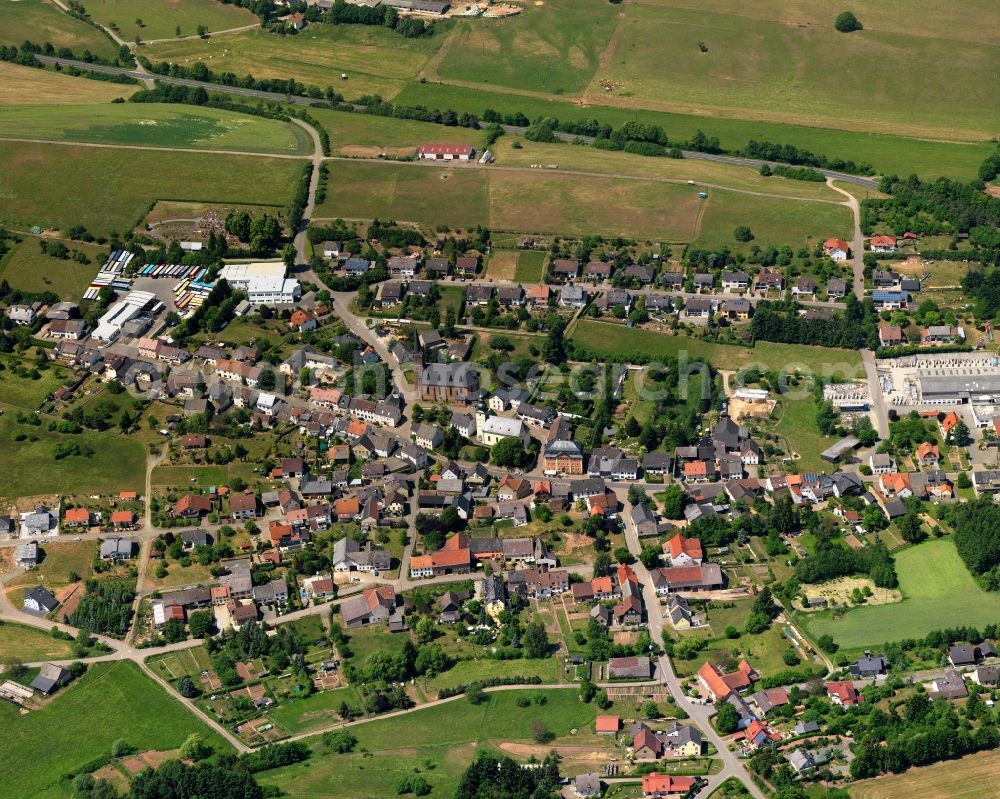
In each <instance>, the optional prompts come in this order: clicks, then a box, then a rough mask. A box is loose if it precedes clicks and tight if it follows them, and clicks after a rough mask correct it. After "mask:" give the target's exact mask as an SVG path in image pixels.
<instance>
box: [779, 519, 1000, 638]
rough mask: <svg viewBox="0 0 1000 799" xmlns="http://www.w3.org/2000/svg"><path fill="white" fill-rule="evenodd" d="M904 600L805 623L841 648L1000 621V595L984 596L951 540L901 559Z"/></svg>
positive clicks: (926, 545) (927, 545) (819, 616)
mask: <svg viewBox="0 0 1000 799" xmlns="http://www.w3.org/2000/svg"><path fill="white" fill-rule="evenodd" d="M896 571H897V573H898V574H899V588H900V590H901V591H902V592H903V601H902V602H899V603H896V604H894V605H878V606H875V607H870V608H867V607H860V608H855V609H853V610H850V611H848V612H846V613H844V615H843V617H842V618H840V619H834V618H833V615H832V612H831V611H823V612H822V613H818V614H815V615H810V616H809V617H808V619H805V618H804V617H803V616H800V617H799V618H800V620H802V621H803V623H805V624H806V625H807V626H808V629H809V632H810V633H812V635H814V636H820V635H824V634H826V633H829V634H830V635H832V636H833V637H834V639H835V640H836V641H837V643H839V644H840V646H841V648H842V649H848V650H854V649H862V648H864V647H871V646H877V645H878V644H882V643H886V642H889V641H898V640H901V639H903V638H921V637H923V636H924V635H926V634H927V633H929V632H931V631H932V630H940V629H944V628H945V627H952V626H954V625H955V624H968V625H973V626H980V627H981V626H983V625H986V624H990V623H993V622H995V621H996V620H997V618H1000V594H997V593H987V592H985V591H983V590H982V589H981V588H980V587H979V586H978V584H977V583H976V582H975V580H973V579H972V576H971V575H970V574H969V570H968V569H967V568H966V567H965V564H964V563H963V562H962V559H961V558H959V556H958V553H957V552H956V550H955V544H954V543H953V542H952V541H951V539H948V538H942V539H938V540H933V541H927V542H925V543H923V544H919V545H918V546H915V547H910V548H908V549H905V550H903V551H902V552H900V553H899V554H898V555H896Z"/></svg>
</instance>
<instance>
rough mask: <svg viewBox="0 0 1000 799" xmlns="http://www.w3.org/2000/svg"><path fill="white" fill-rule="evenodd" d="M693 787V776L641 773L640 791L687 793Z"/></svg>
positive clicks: (649, 792) (646, 792)
mask: <svg viewBox="0 0 1000 799" xmlns="http://www.w3.org/2000/svg"><path fill="white" fill-rule="evenodd" d="M693 787H694V777H675V776H674V775H673V774H657V773H656V772H655V771H654V772H653V773H652V774H643V776H642V792H643V793H644V794H651V793H677V794H684V793H688V792H689V791H690V790H691V789H692V788H693Z"/></svg>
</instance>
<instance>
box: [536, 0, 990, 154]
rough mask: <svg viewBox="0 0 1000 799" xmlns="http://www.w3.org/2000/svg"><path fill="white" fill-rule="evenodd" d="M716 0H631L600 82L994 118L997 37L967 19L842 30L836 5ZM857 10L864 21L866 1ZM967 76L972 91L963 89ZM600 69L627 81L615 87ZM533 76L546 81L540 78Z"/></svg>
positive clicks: (921, 130)
mask: <svg viewBox="0 0 1000 799" xmlns="http://www.w3.org/2000/svg"><path fill="white" fill-rule="evenodd" d="M682 5H688V6H691V4H690V3H682ZM716 5H717V6H721V7H719V8H718V10H717V11H715V10H707V9H705V8H702V7H700V6H697V7H689V8H676V7H673V3H672V2H665V3H664V2H659V3H652V4H647V3H637V4H632V5H629V6H628V7H627V8H626V9H625V19H624V21H623V22H622V23H621V25H620V26H619V27H618V29H617V32H616V35H615V38H614V40H613V41H612V43H611V45H610V50H611V55H610V57H609V58H607V59H605V61H604V62H603V63H602V65H601V68H600V69H599V70H598V71H597V73H596V74H595V76H594V78H595V83H593V84H591V87H590V94H593V95H595V96H599V97H602V98H604V97H605V96H610V98H612V100H613V99H616V97H615V96H616V95H619V96H622V97H624V98H625V102H626V103H627V104H628V105H633V106H635V105H639V106H643V107H647V108H661V109H664V110H681V111H697V112H702V113H710V114H719V115H725V116H736V117H743V118H762V119H767V120H770V121H773V122H790V123H795V124H803V123H804V124H811V125H824V126H829V127H840V126H843V124H844V123H843V119H844V118H845V117H848V116H852V115H853V116H854V117H855V118H856V122H855V124H856V125H858V126H859V127H861V126H864V127H865V128H866V129H868V130H873V131H878V132H889V131H891V132H903V133H905V134H908V135H911V136H935V135H936V136H938V137H939V138H945V137H949V136H955V137H956V138H960V139H975V138H978V137H981V136H982V135H984V134H987V133H990V132H993V131H994V130H995V123H996V114H995V109H996V108H997V106H998V104H1000V89H998V86H997V83H996V80H995V67H996V63H997V59H998V57H1000V50H998V48H997V46H996V41H995V40H994V41H992V42H986V41H976V39H977V38H978V37H972V38H971V40H970V39H967V38H966V37H964V36H963V35H962V34H961V29H963V28H965V27H966V26H964V25H962V26H960V28H959V29H956V33H957V35H956V36H954V37H952V36H950V35H948V36H944V35H941V29H931V31H923V32H921V33H920V34H918V35H912V34H907V33H903V32H901V31H897V30H894V29H893V28H891V27H886V28H884V29H882V30H870V29H868V28H866V29H865V30H864V31H859V32H856V33H853V34H850V35H847V36H845V35H839V34H837V33H836V32H835V31H834V29H833V18H834V16H835V14H836V12H831V11H829V10H827V12H826V15H825V17H824V18H823V21H822V23H817V24H812V25H801V24H788V23H787V22H785V21H784V20H769V19H753V18H752V12H751V16H750V17H748V16H747V15H746V13H745V11H744V8H743V6H742V5H741V4H737V3H734V2H732V0H729V1H728V2H723V3H716ZM855 10H856V12H857V14H858V15H859V19H862V21H863V18H864V13H863V9H861V8H857V9H855ZM899 11H900V12H901V13H900V15H901V16H909V14H908V13H907V11H905V10H903V9H899ZM894 16H895V15H894ZM998 20H1000V15H998V13H997V10H996V8H994V9H992V10H991V11H989V12H986V11H985V9H984V24H985V25H986V26H988V27H989V26H993V27H995V26H996V23H997V21H998ZM699 43H703V44H704V45H705V47H706V48H707V51H706V52H699ZM664 52H670V53H673V54H674V57H673V58H672V59H671V67H670V69H664V68H663V60H662V59H663V53H664ZM917 64H919V65H920V68H919V69H915V68H914V67H915V65H917ZM956 79H957V80H959V81H960V82H961V83H960V85H962V87H963V90H962V91H961V92H955V91H954V87H955V85H956V84H955V81H956ZM597 81H602V82H606V81H612V82H614V83H615V84H616V85H617V86H618V87H620V88H616V89H615V90H614V91H613V92H612V93H611V94H610V95H608V93H607V92H605V91H604V89H603V88H602V86H601V85H598V84H597ZM793 86H794V90H792V87H793ZM530 88H544V87H543V86H542V85H541V82H540V81H536V83H535V85H533V86H531V87H530Z"/></svg>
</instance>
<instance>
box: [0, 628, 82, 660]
mask: <svg viewBox="0 0 1000 799" xmlns="http://www.w3.org/2000/svg"><path fill="white" fill-rule="evenodd" d="M0 652H3V656H4V657H6V658H13V659H15V660H19V661H21V662H22V663H35V662H37V661H40V660H62V659H64V658H68V657H70V655H72V653H73V644H72V642H71V641H64V640H62V639H61V638H53V637H52V636H51V635H49V634H48V633H46V632H43V631H42V630H38V629H36V628H34V627H25V626H24V625H21V624H11V623H10V622H4V623H2V624H0Z"/></svg>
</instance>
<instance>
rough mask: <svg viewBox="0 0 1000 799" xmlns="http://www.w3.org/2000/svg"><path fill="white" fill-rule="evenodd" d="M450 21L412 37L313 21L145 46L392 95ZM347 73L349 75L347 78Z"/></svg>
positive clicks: (242, 70) (220, 66)
mask: <svg viewBox="0 0 1000 799" xmlns="http://www.w3.org/2000/svg"><path fill="white" fill-rule="evenodd" d="M446 26H447V24H446V23H445V24H442V23H438V27H439V30H438V31H436V32H435V34H434V35H433V36H427V37H422V38H419V39H407V38H404V37H403V36H400V35H399V34H398V33H394V32H393V31H391V30H388V29H386V28H383V27H380V26H371V25H321V24H315V25H309V26H307V27H306V28H305V30H303V31H301V32H300V33H299V34H298V35H297V36H279V35H275V34H273V33H267V32H266V31H262V30H255V31H248V32H245V33H234V34H232V35H226V36H218V37H212V38H211V39H208V40H201V39H185V40H184V41H174V42H162V43H160V44H154V45H151V46H150V47H147V48H144V49H143V54H144V55H145V56H146V57H147V58H149V59H150V61H154V62H155V61H173V62H174V63H178V64H182V65H187V66H190V65H191V64H193V63H194V62H196V61H203V62H204V63H205V65H206V66H207V67H209V68H210V69H211V70H212V71H213V72H227V71H228V72H235V73H236V74H237V75H246V74H247V73H250V74H252V75H253V76H254V77H256V78H295V79H296V80H298V81H301V82H303V83H307V84H308V83H311V84H314V85H316V86H319V87H320V88H322V89H325V88H326V87H327V86H333V87H334V89H335V90H336V91H338V92H340V93H341V94H343V95H344V96H345V97H347V99H349V100H351V99H356V98H358V97H360V96H361V95H364V94H380V95H382V96H383V97H386V98H389V97H392V96H393V95H394V94H396V93H397V92H398V91H399V90H400V89H401V88H402V87H403V86H404V85H405V83H406V82H407V81H409V80H411V79H413V78H415V77H416V75H417V73H418V72H419V71H420V69H421V68H422V67H423V66H424V64H425V63H426V62H427V59H428V58H430V56H431V55H433V54H434V53H435V52H436V51H437V49H438V48H439V47H440V46H441V44H442V42H444V38H445V29H446ZM341 74H346V75H347V76H348V77H347V79H346V80H345V79H342V78H341V77H340V76H341Z"/></svg>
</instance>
